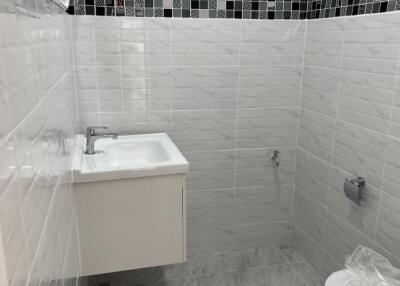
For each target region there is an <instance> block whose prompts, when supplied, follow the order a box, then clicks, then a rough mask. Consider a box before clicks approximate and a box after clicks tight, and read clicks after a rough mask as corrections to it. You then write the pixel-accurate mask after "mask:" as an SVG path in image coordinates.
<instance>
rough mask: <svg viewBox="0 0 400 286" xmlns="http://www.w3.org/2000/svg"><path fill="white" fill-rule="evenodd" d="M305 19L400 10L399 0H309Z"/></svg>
mask: <svg viewBox="0 0 400 286" xmlns="http://www.w3.org/2000/svg"><path fill="white" fill-rule="evenodd" d="M307 6H308V7H307V19H318V18H332V17H341V16H354V15H364V14H373V13H384V12H392V11H396V10H400V0H383V1H381V0H378V1H376V0H311V1H308V5H307Z"/></svg>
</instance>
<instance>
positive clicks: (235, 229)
mask: <svg viewBox="0 0 400 286" xmlns="http://www.w3.org/2000/svg"><path fill="white" fill-rule="evenodd" d="M242 45H243V24H242V23H240V33H239V49H238V65H237V66H236V67H235V68H236V69H237V78H236V82H235V86H236V96H235V107H236V108H235V110H236V113H235V135H234V136H235V145H234V149H235V151H234V162H233V188H234V190H233V221H234V222H235V224H234V226H233V232H232V241H233V248H236V232H237V231H238V229H237V225H236V206H237V195H238V194H237V189H236V188H237V172H238V170H237V167H238V166H237V161H238V150H237V147H238V135H239V98H240V77H241V69H240V62H241V56H242V53H241V50H242Z"/></svg>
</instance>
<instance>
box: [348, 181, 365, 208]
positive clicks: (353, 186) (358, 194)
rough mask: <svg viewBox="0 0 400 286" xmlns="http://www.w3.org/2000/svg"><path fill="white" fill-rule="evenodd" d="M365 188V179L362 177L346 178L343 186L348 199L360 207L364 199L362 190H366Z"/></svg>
mask: <svg viewBox="0 0 400 286" xmlns="http://www.w3.org/2000/svg"><path fill="white" fill-rule="evenodd" d="M364 186H365V179H364V178H362V177H349V178H345V181H344V185H343V188H344V193H345V195H346V197H348V198H349V199H350V200H352V201H353V202H355V203H356V204H358V205H359V204H360V201H361V199H362V190H363V189H364Z"/></svg>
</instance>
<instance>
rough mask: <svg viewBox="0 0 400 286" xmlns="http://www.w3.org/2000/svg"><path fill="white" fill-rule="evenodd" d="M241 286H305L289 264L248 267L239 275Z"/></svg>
mask: <svg viewBox="0 0 400 286" xmlns="http://www.w3.org/2000/svg"><path fill="white" fill-rule="evenodd" d="M241 285H243V286H262V285H265V286H306V285H307V284H306V282H305V281H304V280H303V279H302V278H301V277H300V276H299V274H298V273H297V272H296V271H295V270H294V269H293V267H291V265H290V264H282V265H274V266H269V267H262V268H253V269H248V270H247V271H245V272H244V275H243V276H242V277H241Z"/></svg>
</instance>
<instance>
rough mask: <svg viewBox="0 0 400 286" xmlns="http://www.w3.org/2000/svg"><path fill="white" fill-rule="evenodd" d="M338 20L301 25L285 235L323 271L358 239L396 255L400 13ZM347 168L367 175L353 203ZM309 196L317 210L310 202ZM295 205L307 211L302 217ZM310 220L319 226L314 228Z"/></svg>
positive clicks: (336, 265) (339, 262) (332, 266)
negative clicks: (290, 210)
mask: <svg viewBox="0 0 400 286" xmlns="http://www.w3.org/2000/svg"><path fill="white" fill-rule="evenodd" d="M337 20H339V19H337ZM337 20H336V19H335V20H333V21H332V20H330V19H329V20H322V21H311V22H308V26H307V28H308V29H307V43H306V54H305V66H304V77H303V90H302V110H301V120H300V127H299V129H300V131H299V137H298V150H297V161H296V165H297V166H296V181H295V183H296V192H295V200H294V216H293V221H294V225H293V229H294V232H293V234H292V238H293V243H294V246H295V247H296V249H297V250H298V251H299V252H300V253H301V254H303V255H304V256H305V257H306V258H307V259H309V262H310V263H311V264H312V265H313V266H314V267H315V268H316V269H317V270H318V271H319V272H320V273H321V274H323V275H324V276H327V275H329V274H330V273H331V272H332V271H334V270H337V269H340V268H342V267H343V262H344V259H345V256H346V255H347V254H350V253H351V252H352V251H353V249H354V248H355V247H356V246H357V244H364V245H365V246H368V247H372V248H374V249H376V250H377V251H379V252H381V253H382V254H383V255H385V256H387V257H388V258H389V259H390V260H391V261H393V262H394V263H395V264H396V263H398V260H399V258H400V255H399V250H398V247H397V245H398V237H399V225H398V224H397V223H396V222H397V221H398V219H399V218H398V217H397V214H398V212H399V208H398V207H395V205H396V202H397V201H396V200H397V198H399V197H400V195H399V194H400V193H399V183H400V182H399V180H398V177H399V172H398V170H399V169H400V168H399V162H400V160H399V156H398V154H399V150H400V149H399V148H398V146H399V144H398V142H399V139H398V136H399V134H398V133H397V132H396V130H397V127H396V125H397V123H396V122H397V115H396V114H397V113H396V111H397V106H398V105H397V98H398V97H397V94H398V74H399V72H400V71H399V67H398V61H399V60H400V58H399V52H400V43H399V39H398V37H397V35H398V32H397V31H398V24H399V23H400V14H398V13H395V14H390V15H389V14H388V15H373V16H365V17H348V18H345V19H342V20H340V21H337ZM326 43H331V44H332V45H331V47H327V46H324V44H326ZM315 55H316V56H317V57H314V56H315ZM315 66H318V68H316V67H315ZM347 176H362V177H364V178H365V179H366V182H367V183H366V187H365V189H364V193H363V199H362V201H361V204H360V205H357V204H355V203H353V202H351V201H350V200H349V199H347V198H346V196H345V195H344V192H343V182H344V179H345V177H347ZM303 191H304V192H306V193H307V196H306V195H305V194H303ZM315 202H318V203H319V204H321V205H322V206H324V208H326V212H325V214H321V211H320V210H319V209H316V208H310V205H312V203H315ZM296 210H298V211H297V213H298V212H300V213H303V214H304V213H309V217H308V218H306V219H304V220H303V221H302V220H301V219H299V215H297V214H296ZM301 217H306V216H305V215H303V216H300V218H301ZM315 217H319V218H320V219H321V220H322V221H323V224H322V225H320V224H318V223H315V222H314V223H313V220H314V219H315ZM310 225H313V226H318V225H319V229H322V230H321V231H320V232H317V233H318V234H319V236H316V235H315V233H316V231H314V230H308V228H310ZM315 249H318V250H319V251H315Z"/></svg>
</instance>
